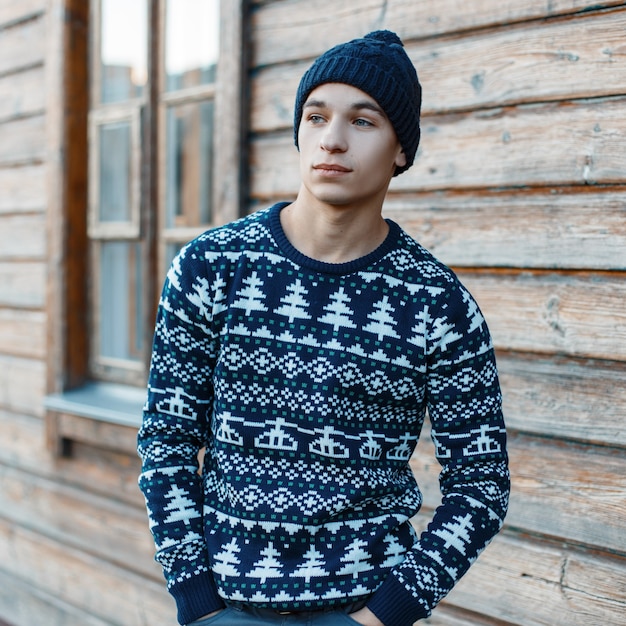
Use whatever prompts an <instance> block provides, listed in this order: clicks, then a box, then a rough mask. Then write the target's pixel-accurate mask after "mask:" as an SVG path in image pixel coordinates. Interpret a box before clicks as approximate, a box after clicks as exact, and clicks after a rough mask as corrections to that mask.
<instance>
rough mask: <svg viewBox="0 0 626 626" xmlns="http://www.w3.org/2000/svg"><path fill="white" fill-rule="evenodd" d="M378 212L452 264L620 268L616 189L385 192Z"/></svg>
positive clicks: (625, 244)
mask: <svg viewBox="0 0 626 626" xmlns="http://www.w3.org/2000/svg"><path fill="white" fill-rule="evenodd" d="M385 215H386V216H387V217H390V218H391V219H393V220H395V221H396V222H398V223H399V224H400V225H401V226H402V227H403V228H404V229H405V230H407V231H408V232H409V233H410V234H411V235H412V236H413V237H414V238H415V239H417V241H419V242H420V243H421V244H422V245H423V246H424V247H425V248H427V249H428V250H430V251H431V252H432V253H433V254H434V255H435V256H436V257H438V258H439V259H441V260H442V261H443V262H444V263H447V264H448V265H453V266H455V267H483V266H484V267H525V268H562V269H568V268H571V269H577V268H581V267H585V268H587V269H600V270H611V269H623V268H626V228H624V224H626V193H625V192H624V191H623V190H622V189H621V188H607V189H603V190H602V191H596V190H594V189H593V188H591V189H588V190H576V191H573V190H572V191H571V192H569V191H556V190H554V191H550V190H548V191H544V190H541V191H535V192H530V191H523V192H515V193H510V192H497V191H491V192H488V193H482V194H471V193H470V194H447V193H445V192H440V193H435V194H428V193H426V194H410V195H402V194H398V195H395V194H390V195H389V197H388V198H387V202H386V203H385ZM521 234H523V236H520V235H521Z"/></svg>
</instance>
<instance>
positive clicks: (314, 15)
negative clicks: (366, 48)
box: [252, 0, 623, 66]
mask: <svg viewBox="0 0 626 626" xmlns="http://www.w3.org/2000/svg"><path fill="white" fill-rule="evenodd" d="M621 4H623V3H622V2H621V1H620V0H609V1H607V2H602V7H610V6H619V5H621ZM594 7H595V8H598V4H597V3H593V2H590V1H589V0H556V1H554V2H548V1H547V0H524V2H516V1H515V0H505V1H499V0H481V1H480V2H465V1H464V0H420V2H415V1H414V0H390V1H387V2H383V1H382V0H378V1H373V0H370V1H369V2H359V3H358V4H356V3H354V2H349V1H348V0H311V1H309V2H307V3H302V2H274V3H267V4H263V5H259V6H257V7H256V10H255V11H254V12H253V13H252V32H253V44H254V46H253V47H254V51H255V55H254V64H255V65H259V66H264V65H270V64H274V63H283V62H287V61H294V60H298V59H301V58H312V57H315V56H318V55H319V54H321V53H322V52H324V51H325V50H326V49H328V48H329V47H330V46H332V45H335V44H337V43H340V42H342V41H347V40H348V39H350V38H352V37H362V36H363V35H364V34H365V33H367V32H368V31H370V30H376V29H378V28H389V29H391V30H394V31H396V32H397V33H398V34H399V35H400V36H401V37H402V38H403V39H406V40H409V41H410V40H413V39H422V38H428V37H433V36H439V35H445V34H451V33H456V32H463V31H468V30H478V29H484V28H486V27H496V26H503V27H508V26H509V25H511V24H514V23H515V22H522V21H530V20H544V19H545V18H546V17H556V16H559V15H567V14H572V13H575V12H580V11H586V10H588V9H592V8H594ZM303 33H307V36H303Z"/></svg>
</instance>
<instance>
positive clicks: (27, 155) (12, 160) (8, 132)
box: [0, 115, 46, 166]
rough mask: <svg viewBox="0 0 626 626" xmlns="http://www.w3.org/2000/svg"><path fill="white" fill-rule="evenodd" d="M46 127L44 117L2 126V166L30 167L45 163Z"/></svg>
mask: <svg viewBox="0 0 626 626" xmlns="http://www.w3.org/2000/svg"><path fill="white" fill-rule="evenodd" d="M45 126H46V125H45V118H44V116H43V115H36V116H34V117H26V118H19V119H16V120H12V121H10V122H5V123H3V124H0V165H9V166H13V165H22V164H28V165H30V164H32V163H33V162H34V163H37V162H40V161H43V160H44V159H45V156H46V143H45V140H46V128H45Z"/></svg>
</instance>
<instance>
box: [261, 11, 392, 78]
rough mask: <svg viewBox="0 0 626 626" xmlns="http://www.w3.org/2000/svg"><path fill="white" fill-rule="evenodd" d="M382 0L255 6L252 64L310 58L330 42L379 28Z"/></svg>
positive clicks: (325, 47)
mask: <svg viewBox="0 0 626 626" xmlns="http://www.w3.org/2000/svg"><path fill="white" fill-rule="evenodd" d="M386 4H387V3H386V2H382V1H381V0H361V1H360V2H358V3H355V2H350V1H349V0H335V1H334V2H333V1H332V0H309V2H307V3H305V4H303V3H302V2H290V3H289V2H288V3H284V2H278V3H274V4H267V5H264V6H262V7H258V8H257V10H255V11H253V12H252V14H251V16H252V28H251V32H252V44H253V45H252V50H253V59H252V63H253V65H254V66H263V65H268V64H272V63H283V62H287V61H293V60H295V59H301V58H313V57H316V56H317V55H319V54H321V53H322V52H323V51H324V50H327V49H328V48H330V47H331V46H334V45H335V44H337V43H340V42H342V41H347V40H348V39H351V38H353V37H361V36H363V35H364V34H365V33H367V32H368V31H371V30H375V29H377V28H381V27H382V24H383V22H384V13H385V5H386Z"/></svg>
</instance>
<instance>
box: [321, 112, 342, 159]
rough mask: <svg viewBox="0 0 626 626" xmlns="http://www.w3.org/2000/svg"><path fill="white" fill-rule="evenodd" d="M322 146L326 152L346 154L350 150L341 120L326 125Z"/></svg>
mask: <svg viewBox="0 0 626 626" xmlns="http://www.w3.org/2000/svg"><path fill="white" fill-rule="evenodd" d="M320 146H321V148H322V149H323V150H326V152H345V151H346V150H347V149H348V143H347V139H346V133H345V129H344V128H343V125H342V124H341V122H340V121H339V120H331V121H330V122H329V123H328V124H327V125H326V128H325V130H324V132H323V133H322V137H321V140H320Z"/></svg>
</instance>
